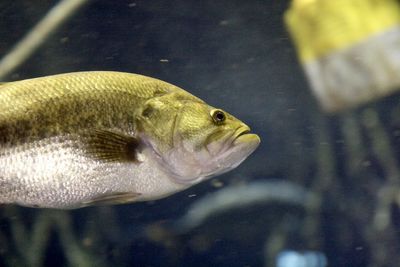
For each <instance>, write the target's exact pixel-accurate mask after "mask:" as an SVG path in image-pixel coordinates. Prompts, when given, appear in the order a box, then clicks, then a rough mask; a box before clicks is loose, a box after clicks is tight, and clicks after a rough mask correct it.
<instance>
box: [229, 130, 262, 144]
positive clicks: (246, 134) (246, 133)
mask: <svg viewBox="0 0 400 267" xmlns="http://www.w3.org/2000/svg"><path fill="white" fill-rule="evenodd" d="M260 141H261V140H260V137H259V136H258V135H256V134H253V133H251V131H250V128H249V127H248V126H247V125H246V126H242V127H239V128H238V129H237V130H236V132H235V134H234V138H233V140H232V144H233V146H238V145H250V146H251V147H254V148H255V147H257V146H258V145H259V144H260Z"/></svg>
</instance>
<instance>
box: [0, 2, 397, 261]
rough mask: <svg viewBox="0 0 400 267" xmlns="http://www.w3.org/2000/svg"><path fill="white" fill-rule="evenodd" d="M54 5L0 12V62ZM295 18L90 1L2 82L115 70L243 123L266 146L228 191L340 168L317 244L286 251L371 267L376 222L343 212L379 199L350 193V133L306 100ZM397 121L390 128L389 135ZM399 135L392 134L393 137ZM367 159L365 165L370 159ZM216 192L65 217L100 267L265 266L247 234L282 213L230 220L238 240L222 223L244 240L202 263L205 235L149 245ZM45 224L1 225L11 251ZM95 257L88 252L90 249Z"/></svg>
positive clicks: (217, 248) (306, 180)
mask: <svg viewBox="0 0 400 267" xmlns="http://www.w3.org/2000/svg"><path fill="white" fill-rule="evenodd" d="M54 4H55V1H44V0H43V1H23V0H15V1H1V2H0V18H1V20H0V36H1V39H0V55H5V54H6V53H7V51H9V50H10V49H11V48H12V47H13V45H14V44H15V43H16V42H17V41H18V40H20V39H21V38H22V37H23V36H24V35H25V34H26V33H27V32H28V31H29V30H30V29H31V27H32V26H33V25H34V24H35V23H37V22H38V21H39V20H40V19H41V18H42V17H43V16H44V15H45V14H46V12H47V11H48V10H49V9H50V8H51V7H52V6H53V5H54ZM288 6H289V1H274V0H250V1H243V0H220V1H215V0H203V1H196V0H171V1H162V0H147V1H145V0H142V1H140V0H139V1H132V0H131V1H125V0H118V1H109V0H98V1H89V3H88V4H87V5H86V6H84V7H83V8H82V9H80V10H79V11H78V12H76V14H74V16H73V17H71V18H70V19H69V20H68V21H67V22H66V23H65V24H63V25H62V26H61V27H60V28H59V29H58V30H57V31H56V32H55V33H54V34H52V35H51V36H50V37H49V38H48V39H47V40H46V41H45V42H44V44H43V45H42V46H41V47H40V48H39V49H38V50H37V52H35V53H34V55H33V56H32V57H30V58H29V59H28V60H27V61H26V62H25V63H24V64H23V65H22V66H21V67H19V68H18V69H17V70H16V71H14V72H13V73H12V74H10V75H9V77H8V78H7V79H6V80H9V81H11V80H19V79H24V78H31V77H37V76H45V75H50V74H56V73H64V72H72V71H81V70H114V71H124V72H133V73H140V74H144V75H148V76H152V77H156V78H159V79H161V80H165V81H168V82H170V83H173V84H176V85H178V86H180V87H182V88H184V89H186V90H188V91H189V92H191V93H193V94H194V95H196V96H199V97H200V98H202V99H203V100H205V101H206V102H207V103H209V104H210V105H213V106H216V107H220V108H223V109H225V110H227V111H229V112H230V113H232V114H233V115H235V116H236V117H238V118H240V119H242V120H243V121H245V122H246V123H247V124H248V125H250V126H251V128H252V130H253V131H254V132H255V133H257V134H259V135H260V137H261V140H262V143H261V145H260V147H259V148H258V150H257V151H256V152H255V153H254V154H253V155H252V156H251V157H250V158H248V159H247V160H246V161H245V162H244V163H243V164H242V165H241V166H239V167H238V168H237V169H235V170H234V171H232V172H230V173H228V174H225V175H223V176H221V177H218V180H219V181H220V182H222V183H223V184H224V185H229V184H232V183H238V182H241V181H242V182H243V181H252V180H268V179H271V178H275V179H282V180H288V181H293V182H297V183H299V184H302V185H303V186H305V187H312V186H311V185H313V184H315V183H316V182H315V181H318V180H319V179H321V176H323V175H333V174H332V173H330V172H329V171H330V170H329V169H328V170H327V169H324V166H328V167H329V166H331V167H332V164H331V165H330V163H331V162H330V161H335V162H337V164H333V168H335V169H334V170H333V173H334V175H333V176H334V179H336V180H335V181H338V182H337V184H336V186H333V187H332V190H330V189H329V190H327V191H326V194H325V195H324V197H325V196H326V198H327V200H326V201H323V205H324V207H325V210H326V211H324V212H322V213H321V214H319V215H318V216H317V218H316V220H318V222H319V224H320V227H319V228H318V229H319V234H318V235H319V239H320V240H319V241H318V242H313V240H310V239H309V240H307V239H304V238H303V239H302V238H297V239H296V238H294V239H293V240H292V242H288V243H289V244H290V243H291V245H290V247H288V248H293V249H297V250H299V251H302V250H309V249H313V250H319V251H323V252H324V253H325V254H326V255H327V257H328V262H329V266H350V267H352V266H354V267H357V266H360V267H361V266H367V262H368V260H369V259H370V257H371V256H370V254H369V251H370V249H371V246H368V244H369V243H368V242H369V239H368V238H366V237H365V236H364V235H365V233H366V232H365V231H364V230H365V229H358V228H359V225H360V224H363V223H364V224H367V223H368V221H369V220H370V219H371V216H372V215H371V214H369V215H366V216H364V213H363V212H364V210H361V211H360V214H361V215H357V216H359V217H360V216H361V217H360V218H362V219H360V220H358V221H357V220H353V217H352V216H353V215H352V214H354V212H353V210H352V209H349V210H348V211H343V210H342V209H345V205H346V204H348V203H358V204H359V205H360V206H363V205H364V206H365V205H369V204H371V203H374V199H368V196H369V195H366V196H365V195H364V197H365V198H367V201H364V199H363V198H359V196H360V195H358V194H359V193H357V192H356V193H354V190H355V189H354V188H355V187H357V186H358V185H359V184H355V185H354V184H350V185H348V184H346V183H347V182H346V181H348V179H349V177H350V176H349V175H348V173H346V170H345V165H346V157H345V155H346V148H344V147H343V142H344V141H343V139H344V137H343V135H342V133H341V132H340V129H341V127H342V125H343V124H342V122H341V118H338V117H336V116H326V115H324V114H323V113H322V111H321V110H320V109H319V107H318V106H317V102H316V100H315V99H314V97H313V96H312V94H311V91H310V90H309V88H308V85H307V82H306V80H305V78H304V76H303V72H302V69H301V66H300V64H299V63H298V61H297V57H296V53H295V50H294V47H293V45H292V43H291V40H290V38H289V35H288V33H287V31H286V29H285V27H284V23H283V14H284V11H285V10H286V9H287V8H288ZM165 60H167V62H165ZM397 100H398V96H394V97H392V98H388V99H385V100H383V102H381V103H378V104H377V105H376V106H369V108H371V107H372V108H373V109H377V110H378V112H380V114H381V113H386V112H387V110H391V109H392V108H394V107H395V106H396V105H397V103H398V101H397ZM357 112H359V113H360V112H362V111H360V110H359V111H356V115H355V116H358V115H357ZM392 121H393V120H389V119H388V122H387V123H389V124H390V123H391V122H392ZM391 127H392V125H389V126H388V129H390V130H392V128H391ZM322 128H323V129H322ZM321 129H322V130H321ZM321 132H322V133H323V134H321ZM326 132H327V133H326ZM364 134H365V133H364ZM396 140H397V139H393V140H392V141H393V143H395V144H396V142H397V141H396ZM327 144H328V145H329V144H330V146H331V147H330V148H328V149H331V150H329V153H331V154H329V155H330V156H331V158H328V159H326V160H327V161H328V164H327V165H326V164H325V165H323V164H322V165H321V162H320V160H319V157H320V155H321V154H320V153H323V152H321V151H325V150H324V149H325V147H326V145H327ZM365 146H367V147H368V146H370V143H368V142H367V143H365ZM321 147H322V148H321ZM367 150H368V149H367ZM368 156H369V154H368V153H366V156H365V157H367V158H368ZM370 162H372V163H371V165H369V166H370V167H368V168H370V169H368V170H366V172H368V171H369V170H372V172H373V173H374V174H376V176H379V175H380V174H381V173H382V172H380V171H381V169H380V167H379V166H377V165H379V164H378V163H376V164H375V163H374V162H375V161H374V158H373V157H372V159H371V161H370ZM321 166H322V167H321ZM375 167H376V168H375ZM324 171H326V172H324ZM322 178H323V177H322ZM350 178H351V177H350ZM378 180H379V179H378ZM381 180H382V181H384V180H385V178H381ZM353 189H354V190H353ZM216 190H218V188H216V187H215V186H213V185H212V182H209V181H207V182H204V183H202V184H200V185H198V186H195V187H193V188H190V189H189V190H187V191H185V192H181V193H178V194H176V195H174V196H172V197H170V198H167V199H164V200H160V201H156V202H151V203H138V204H134V205H127V206H117V207H113V208H112V209H104V210H97V209H96V208H86V209H83V210H77V211H70V212H67V213H66V214H67V215H63V216H68V218H70V219H71V225H72V227H73V229H74V230H73V232H74V233H75V234H76V236H77V237H78V238H82V239H84V237H85V236H84V234H83V233H84V232H85V231H86V230H85V229H86V228H87V227H89V228H90V225H94V226H93V229H95V230H93V231H92V232H94V233H95V234H93V236H95V238H94V239H93V240H94V241H93V242H95V243H94V245H93V249H92V250H91V253H92V255H93V258H94V259H95V261H93V262H92V264H93V266H95V265H96V266H97V265H98V264H103V265H105V266H263V264H265V263H264V262H265V259H264V255H263V249H264V247H263V246H264V244H263V242H260V241H259V240H257V241H254V242H253V243H251V242H250V245H249V244H248V243H245V242H244V241H243V240H245V239H246V236H245V235H246V229H247V230H249V229H251V228H252V227H256V226H255V225H257V227H260V228H264V227H265V228H269V231H271V232H273V231H274V229H275V228H274V227H275V226H276V225H279V224H273V223H270V222H269V221H266V222H265V226H263V225H262V224H261V225H260V224H256V223H255V221H257V220H256V219H257V218H258V217H262V214H263V213H271V212H272V211H274V212H276V214H277V215H276V216H277V217H279V216H281V214H280V212H282V210H285V209H286V208H285V207H281V208H279V209H276V207H275V209H272V208H271V207H262V208H259V209H257V210H256V211H253V210H240V211H238V212H237V213H235V215H234V216H236V217H235V218H236V222H238V221H239V222H240V223H241V224H242V225H244V228H241V229H242V230H241V231H239V230H238V228H235V226H234V224H228V223H226V222H225V221H224V220H225V219H226V218H225V219H223V218H221V219H219V220H220V221H219V222H218V224H219V226H221V225H222V226H223V228H225V230H226V229H228V230H227V231H228V233H229V234H230V235H231V236H237V235H239V238H238V240H235V241H232V239H231V238H227V237H226V236H225V235H223V234H220V235H218V232H217V234H214V236H213V238H214V239H213V240H214V241H213V244H212V245H211V247H210V248H209V249H208V250H206V251H201V252H199V251H196V250H194V249H192V248H191V247H190V246H189V245H188V243H190V240H193V239H192V236H195V235H198V234H199V231H202V230H201V229H199V230H196V231H197V232H195V233H190V234H188V236H183V237H182V236H180V237H175V239H174V238H172V239H174V240H178V241H175V243H174V242H172V241H171V242H172V243H169V244H167V245H166V244H165V243H162V242H161V243H158V244H155V243H154V242H150V241H149V240H148V239H147V238H145V237H143V236H144V235H143V231H144V230H143V229H145V228H146V225H149V224H153V223H155V222H156V223H158V222H166V223H173V221H174V220H175V219H177V218H178V217H180V216H181V215H182V214H183V213H184V212H185V210H186V209H187V207H188V206H189V205H190V204H191V203H193V202H194V201H196V199H197V198H200V197H202V196H204V195H206V194H207V193H210V192H214V191H216ZM355 191H357V190H355ZM360 194H361V195H362V194H363V193H360ZM191 195H196V197H189V196H191ZM354 199H356V200H354ZM337 202H339V204H337ZM343 204H344V205H343ZM338 207H339V208H338ZM357 207H358V206H357ZM366 208H367V209H368V207H366ZM41 212H42V211H40V210H33V209H25V208H15V207H13V211H12V214H13V216H14V217H12V218H13V219H10V217H9V216H8V215H7V216H5V215H4V214H3V217H2V220H1V221H0V223H1V224H0V227H1V228H0V230H2V231H3V232H4V233H5V234H4V235H5V236H6V239H7V238H9V239H11V235H12V230H10V229H11V225H13V223H15V221H19V222H21V223H22V224H23V225H25V227H26V228H27V229H31V227H32V225H33V224H34V222H35V220H38V219H37V218H38V217H40V213H41ZM291 212H292V211H290V210H289V209H288V213H291ZM110 214H111V215H112V216H113V217H115V218H116V219H115V221H113V222H114V224H109V221H107V219H106V218H107V217H108V216H111V215H110ZM273 214H274V213H273ZM228 217H229V216H228ZM364 217H365V218H364ZM229 218H232V217H229ZM103 220H104V221H103ZM303 223H304V222H303ZM99 224H100V226H99ZM224 224H226V225H224ZM83 225H85V227H86V228H85V229H83ZM88 225H89V226H88ZM96 225H97V226H96ZM211 225H213V224H211ZM274 225H275V226H274ZM214 226H215V224H214ZM225 226H226V227H225ZM210 227H212V226H210ZM246 227H247V228H246ZM296 227H297V228H296ZM296 227H294V228H295V229H296V230H295V232H296V231H302V229H303V228H302V223H299V225H298V226H296ZM243 229H244V230H243ZM96 231H97V232H96ZM110 232H111V234H110ZM201 233H202V232H200V235H201ZM204 235H206V234H204ZM299 235H301V234H299ZM305 236H307V235H305ZM261 238H262V237H261ZM96 242H97V243H96ZM396 242H397V241H396ZM60 243H62V242H60V237H59V235H57V230H54V229H53V230H51V238H50V240H49V241H48V244H47V245H46V250H45V254H44V265H47V266H67V265H68V264H70V263H68V256H67V254H68V253H66V252H65V248H64V247H63V246H62V245H61V244H60ZM83 243H84V242H83ZM314 243H316V245H315V244H314ZM313 244H314V245H313ZM343 244H346V245H345V246H344V245H343ZM396 244H397V245H398V242H397V243H396ZM1 246H2V244H0V257H1V258H0V265H1V264H6V263H7V262H14V261H13V259H14V258H18V257H21V255H19V254H18V252H15V251H14V250H17V249H16V247H17V245H7V246H6V245H4V244H3V247H1ZM87 247H89V248H88V249H89V250H90V245H88V246H87ZM360 248H361V249H360ZM93 258H92V259H93ZM15 262H17V261H15ZM88 266H90V265H88ZM385 266H396V265H390V264H388V265H385Z"/></svg>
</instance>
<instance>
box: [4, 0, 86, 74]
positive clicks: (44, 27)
mask: <svg viewBox="0 0 400 267" xmlns="http://www.w3.org/2000/svg"><path fill="white" fill-rule="evenodd" d="M87 1H88V0H61V1H60V2H59V3H58V4H57V5H56V6H54V7H53V8H52V9H51V10H50V11H49V12H48V13H47V14H46V16H45V17H44V18H43V19H42V20H41V21H39V22H38V23H37V24H36V25H35V26H34V27H33V28H32V29H31V30H30V31H29V32H28V33H27V35H26V36H25V37H24V38H22V40H20V41H19V42H18V43H17V44H16V45H15V46H14V47H13V48H12V49H11V51H10V52H9V53H8V54H6V55H5V56H4V57H3V58H2V59H1V60H0V80H1V79H4V77H6V76H7V75H8V74H9V73H11V72H12V71H13V70H15V69H16V68H17V67H18V66H19V65H21V64H22V63H23V62H24V61H26V60H27V59H28V58H29V57H30V56H31V55H32V54H33V53H34V52H35V51H36V50H37V48H38V47H39V46H40V45H41V44H43V43H44V41H45V40H46V38H47V37H48V36H49V35H50V34H51V33H52V32H53V31H55V30H56V29H57V27H59V26H60V25H61V24H62V23H63V22H64V21H66V20H67V19H68V18H69V17H70V16H71V15H73V14H74V13H75V12H74V11H76V10H77V9H78V8H79V7H81V6H82V5H83V4H85V3H86V2H87Z"/></svg>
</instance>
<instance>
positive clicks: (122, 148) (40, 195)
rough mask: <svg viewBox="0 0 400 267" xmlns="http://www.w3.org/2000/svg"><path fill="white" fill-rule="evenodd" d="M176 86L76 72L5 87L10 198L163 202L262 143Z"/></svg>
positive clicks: (3, 189)
mask: <svg viewBox="0 0 400 267" xmlns="http://www.w3.org/2000/svg"><path fill="white" fill-rule="evenodd" d="M249 130H250V129H249V127H248V126H247V125H245V124H244V123H243V122H241V121H240V120H238V119H236V118H234V117H233V116H232V115H230V114H228V113H226V112H225V111H222V110H220V109H216V108H213V107H211V106H209V105H207V104H206V103H205V102H204V101H202V100H201V99H199V98H197V97H195V96H193V95H191V94H190V93H188V92H186V91H184V90H183V89H180V88H179V87H177V86H174V85H172V84H169V83H166V82H163V81H160V80H157V79H154V78H150V77H146V76H142V75H137V74H130V73H121V72H102V71H96V72H76V73H67V74H59V75H53V76H47V77H41V78H34V79H28V80H22V81H16V82H10V83H5V84H2V85H0V203H15V204H19V205H23V206H31V207H48V208H60V209H67V208H79V207H84V206H89V205H93V204H118V203H129V202H134V201H146V200H154V199H159V198H162V197H165V196H168V195H170V194H173V193H175V192H178V191H180V190H184V189H186V188H187V187H189V186H191V185H193V184H196V183H198V182H200V181H202V180H204V179H206V178H209V177H212V176H214V175H217V174H220V173H223V172H226V171H229V170H231V169H233V168H235V167H236V166H237V165H239V164H240V163H241V162H242V161H243V160H244V159H245V158H246V157H247V156H248V155H249V154H251V153H252V152H253V151H254V150H255V148H256V147H257V146H258V144H259V142H260V139H259V137H258V136H257V135H255V134H250V133H249Z"/></svg>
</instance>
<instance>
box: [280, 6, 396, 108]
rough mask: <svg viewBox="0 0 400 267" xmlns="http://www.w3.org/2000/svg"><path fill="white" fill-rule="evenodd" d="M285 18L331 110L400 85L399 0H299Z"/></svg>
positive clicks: (308, 71) (310, 76)
mask: <svg viewBox="0 0 400 267" xmlns="http://www.w3.org/2000/svg"><path fill="white" fill-rule="evenodd" d="M285 22H286V25H287V27H288V30H289V32H290V34H291V36H292V39H293V41H294V43H295V46H296V49H297V52H298V55H299V58H300V61H301V62H302V64H303V66H304V68H305V71H306V74H307V77H308V79H309V81H310V84H311V87H312V89H313V91H314V93H315V94H316V95H317V97H318V99H319V101H320V102H321V105H322V107H323V108H324V109H325V110H327V111H338V110H342V109H345V108H348V107H354V106H356V105H358V104H361V103H365V102H367V101H371V100H374V99H377V98H378V97H381V96H385V95H388V94H389V93H390V92H393V91H394V90H395V89H397V88H400V78H399V77H400V26H399V25H400V8H399V2H398V1H397V0H293V1H292V4H291V7H290V8H289V10H288V11H287V12H286V14H285Z"/></svg>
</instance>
